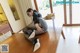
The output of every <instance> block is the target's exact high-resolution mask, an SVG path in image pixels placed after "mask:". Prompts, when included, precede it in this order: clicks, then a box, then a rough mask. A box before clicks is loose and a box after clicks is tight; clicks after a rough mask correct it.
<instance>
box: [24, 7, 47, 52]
mask: <svg viewBox="0 0 80 53" xmlns="http://www.w3.org/2000/svg"><path fill="white" fill-rule="evenodd" d="M26 13H27V15H28V16H29V17H33V23H34V25H33V26H30V25H31V24H30V25H28V26H27V27H26V28H27V29H26V28H24V30H23V32H24V33H25V34H28V35H29V37H28V39H29V40H31V42H32V43H33V44H34V45H35V46H34V48H35V47H36V46H37V45H39V46H37V49H38V48H39V47H40V43H39V39H38V38H35V36H36V35H40V34H43V33H45V32H47V24H46V22H45V21H44V20H43V19H42V15H41V14H40V13H39V12H38V11H36V10H33V9H32V8H29V9H28V10H27V11H26ZM37 49H34V50H35V51H36V50H37Z"/></svg>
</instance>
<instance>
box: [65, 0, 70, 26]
mask: <svg viewBox="0 0 80 53" xmlns="http://www.w3.org/2000/svg"><path fill="white" fill-rule="evenodd" d="M66 16H67V24H70V9H69V0H66Z"/></svg>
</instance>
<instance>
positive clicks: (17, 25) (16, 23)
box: [0, 0, 26, 33]
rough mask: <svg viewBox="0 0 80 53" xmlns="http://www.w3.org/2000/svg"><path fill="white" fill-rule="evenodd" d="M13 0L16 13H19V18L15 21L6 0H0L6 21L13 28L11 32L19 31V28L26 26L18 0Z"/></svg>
mask: <svg viewBox="0 0 80 53" xmlns="http://www.w3.org/2000/svg"><path fill="white" fill-rule="evenodd" d="M14 2H15V5H16V6H15V7H16V8H17V10H18V13H19V17H20V20H17V21H15V19H14V16H13V14H12V11H11V9H10V7H9V4H8V0H0V3H1V5H2V7H3V9H4V12H5V14H6V16H7V18H8V21H9V23H10V25H11V27H12V29H13V32H14V33H15V32H18V31H20V30H21V29H23V28H24V27H25V26H26V24H25V21H24V19H23V17H24V16H23V14H22V11H21V9H20V6H19V4H18V1H17V0H14Z"/></svg>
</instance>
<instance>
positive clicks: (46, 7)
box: [36, 0, 51, 17]
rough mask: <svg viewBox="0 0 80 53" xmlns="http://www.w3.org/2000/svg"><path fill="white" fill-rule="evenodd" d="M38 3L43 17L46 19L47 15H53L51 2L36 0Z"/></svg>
mask: <svg viewBox="0 0 80 53" xmlns="http://www.w3.org/2000/svg"><path fill="white" fill-rule="evenodd" d="M36 2H37V5H38V10H39V12H40V13H41V14H42V17H45V16H46V15H47V14H50V13H51V11H50V3H49V0H36Z"/></svg>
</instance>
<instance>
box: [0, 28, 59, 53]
mask: <svg viewBox="0 0 80 53" xmlns="http://www.w3.org/2000/svg"><path fill="white" fill-rule="evenodd" d="M48 31H49V32H47V33H45V34H43V35H39V36H37V37H38V38H39V39H40V44H41V47H40V48H39V49H38V50H37V51H36V52H33V47H34V46H33V44H32V43H31V42H30V41H28V40H27V39H25V37H24V34H23V33H18V34H15V35H13V36H12V37H10V38H9V39H7V40H6V41H4V42H2V43H1V44H9V53H56V49H57V45H58V37H59V36H56V34H55V32H54V31H53V28H50V29H49V30H48Z"/></svg>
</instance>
